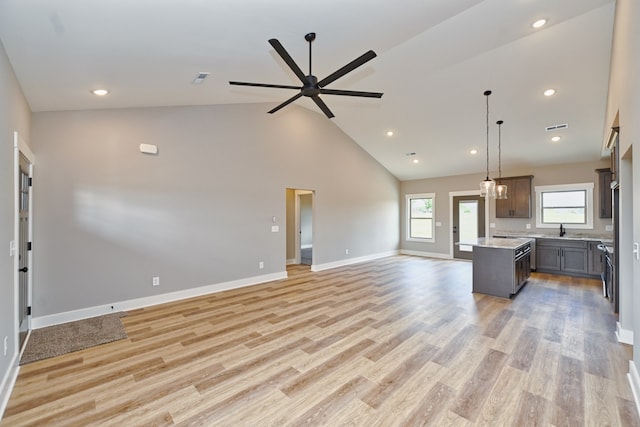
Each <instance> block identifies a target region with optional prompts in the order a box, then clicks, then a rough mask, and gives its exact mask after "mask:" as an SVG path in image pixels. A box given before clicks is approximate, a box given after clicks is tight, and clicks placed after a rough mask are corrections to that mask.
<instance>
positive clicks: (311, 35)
mask: <svg viewBox="0 0 640 427" xmlns="http://www.w3.org/2000/svg"><path fill="white" fill-rule="evenodd" d="M304 39H305V40H306V41H308V42H309V75H310V76H312V75H313V73H312V72H311V43H313V41H314V40H315V39H316V33H309V34H307V35H305V36H304Z"/></svg>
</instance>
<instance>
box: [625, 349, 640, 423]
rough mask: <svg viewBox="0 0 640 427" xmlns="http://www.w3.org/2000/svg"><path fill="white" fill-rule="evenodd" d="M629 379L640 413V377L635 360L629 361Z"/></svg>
mask: <svg viewBox="0 0 640 427" xmlns="http://www.w3.org/2000/svg"><path fill="white" fill-rule="evenodd" d="M627 378H628V379H629V385H631V392H632V393H633V400H635V402H636V408H637V409H638V412H639V413H640V375H638V370H637V369H636V364H635V363H633V360H629V373H628V374H627Z"/></svg>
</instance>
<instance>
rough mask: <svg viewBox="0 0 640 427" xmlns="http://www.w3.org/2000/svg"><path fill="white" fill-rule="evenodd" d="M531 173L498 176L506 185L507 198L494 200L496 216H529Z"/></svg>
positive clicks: (500, 181)
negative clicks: (506, 176)
mask: <svg viewBox="0 0 640 427" xmlns="http://www.w3.org/2000/svg"><path fill="white" fill-rule="evenodd" d="M532 179H533V176H532V175H527V176H514V177H509V178H500V179H499V180H497V183H499V184H506V185H507V197H508V199H502V200H500V199H498V200H496V218H531V180H532Z"/></svg>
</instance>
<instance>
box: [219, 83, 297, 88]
mask: <svg viewBox="0 0 640 427" xmlns="http://www.w3.org/2000/svg"><path fill="white" fill-rule="evenodd" d="M229 84H230V85H236V86H256V87H275V88H279V89H298V90H300V86H290V85H270V84H267V83H248V82H229Z"/></svg>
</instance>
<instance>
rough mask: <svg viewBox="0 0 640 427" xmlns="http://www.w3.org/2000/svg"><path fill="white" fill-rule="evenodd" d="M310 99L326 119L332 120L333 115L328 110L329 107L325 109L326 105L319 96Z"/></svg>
mask: <svg viewBox="0 0 640 427" xmlns="http://www.w3.org/2000/svg"><path fill="white" fill-rule="evenodd" d="M311 99H313V102H315V103H316V105H317V106H318V107H320V109H321V110H322V112H323V113H324V114H325V115H326V116H327V117H328V118H332V117H335V116H334V115H333V113H332V112H331V110H329V107H327V104H325V103H324V101H323V100H322V99H320V97H319V96H312V97H311Z"/></svg>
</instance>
